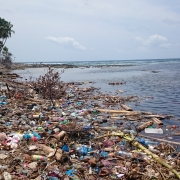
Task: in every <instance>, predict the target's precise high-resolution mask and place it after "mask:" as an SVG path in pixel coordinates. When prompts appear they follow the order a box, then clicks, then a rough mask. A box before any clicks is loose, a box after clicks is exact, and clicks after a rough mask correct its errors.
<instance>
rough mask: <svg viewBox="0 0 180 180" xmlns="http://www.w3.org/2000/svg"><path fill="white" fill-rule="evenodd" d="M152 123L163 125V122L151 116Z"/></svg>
mask: <svg viewBox="0 0 180 180" xmlns="http://www.w3.org/2000/svg"><path fill="white" fill-rule="evenodd" d="M152 120H153V122H154V124H158V125H163V122H162V121H160V120H159V119H158V118H152Z"/></svg>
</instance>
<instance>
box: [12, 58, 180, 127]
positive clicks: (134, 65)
mask: <svg viewBox="0 0 180 180" xmlns="http://www.w3.org/2000/svg"><path fill="white" fill-rule="evenodd" d="M27 63H31V62H27ZM44 63H46V64H71V65H78V66H80V67H79V68H70V69H65V71H64V73H63V74H62V76H61V80H62V81H65V82H72V81H73V82H77V81H78V82H79V81H92V82H93V84H87V86H94V87H97V88H101V91H102V92H105V93H111V94H115V93H116V92H117V90H122V91H123V93H122V94H121V95H122V96H131V95H137V96H138V97H139V101H138V102H136V103H129V104H127V105H128V106H130V107H132V108H133V109H134V110H140V111H148V112H153V113H157V114H163V115H173V116H174V117H175V118H174V119H176V118H177V120H174V119H172V121H171V122H170V121H169V120H168V124H169V123H170V124H180V123H179V121H178V120H180V59H152V60H151V59H149V60H121V61H120V60H119V61H117V60H111V61H83V62H82V61H72V62H63V61H62V62H44ZM116 65H118V66H116ZM85 66H87V68H86V67H85ZM56 70H57V71H60V70H61V69H56ZM13 72H14V73H18V74H19V75H21V76H22V78H23V79H30V78H31V79H33V80H35V79H36V78H37V77H39V76H40V75H43V74H45V73H46V72H47V69H46V68H28V69H25V70H14V71H13ZM109 82H123V84H122V85H114V86H113V85H109V84H108V83H109Z"/></svg>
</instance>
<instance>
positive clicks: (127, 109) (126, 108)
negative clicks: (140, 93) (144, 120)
mask: <svg viewBox="0 0 180 180" xmlns="http://www.w3.org/2000/svg"><path fill="white" fill-rule="evenodd" d="M121 107H122V108H123V109H125V110H126V111H133V110H132V109H131V108H130V107H128V106H126V105H125V104H121Z"/></svg>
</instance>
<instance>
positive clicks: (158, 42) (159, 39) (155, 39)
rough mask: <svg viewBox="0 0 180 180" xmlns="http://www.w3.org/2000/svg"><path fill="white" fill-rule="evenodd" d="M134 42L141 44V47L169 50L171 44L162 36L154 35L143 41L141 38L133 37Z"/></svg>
mask: <svg viewBox="0 0 180 180" xmlns="http://www.w3.org/2000/svg"><path fill="white" fill-rule="evenodd" d="M135 40H136V41H139V42H140V43H142V45H144V46H146V47H148V46H158V47H161V48H170V46H171V44H170V43H169V42H168V39H167V38H166V37H164V36H161V35H158V34H154V35H151V36H149V37H148V38H147V39H143V38H142V37H135Z"/></svg>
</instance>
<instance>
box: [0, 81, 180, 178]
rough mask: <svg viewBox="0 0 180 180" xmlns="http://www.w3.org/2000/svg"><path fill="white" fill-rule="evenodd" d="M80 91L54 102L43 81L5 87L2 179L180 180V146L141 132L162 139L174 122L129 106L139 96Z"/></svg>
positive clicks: (0, 102)
mask: <svg viewBox="0 0 180 180" xmlns="http://www.w3.org/2000/svg"><path fill="white" fill-rule="evenodd" d="M80 84H81V85H82V84H83V83H80ZM81 85H78V83H75V82H73V83H67V84H66V85H65V86H66V90H64V89H63V96H62V97H61V98H59V99H57V98H56V99H53V97H50V98H49V99H48V98H44V97H43V95H42V93H41V89H38V88H39V87H37V83H36V86H35V84H34V82H18V81H14V80H13V81H12V80H3V81H2V82H1V87H0V88H1V89H0V179H5V180H11V179H13V180H15V179H24V180H26V179H36V180H41V179H47V180H98V179H99V180H101V179H122V180H130V179H180V156H179V151H178V145H180V143H179V144H178V142H172V143H171V142H170V141H166V140H164V141H163V139H159V140H161V141H159V140H158V138H157V140H156V141H154V140H152V139H150V136H149V138H147V137H146V138H145V136H144V137H143V134H142V133H141V132H144V131H146V133H158V134H163V130H162V126H164V125H163V119H165V118H171V116H167V115H166V116H163V115H158V114H153V113H150V112H140V111H133V110H132V109H131V108H129V107H127V106H126V105H125V104H126V103H127V102H128V101H136V100H137V97H136V96H131V97H122V96H121V95H117V96H112V95H108V94H103V93H102V92H100V91H99V89H96V88H94V87H92V86H90V87H86V88H84V87H82V86H81ZM48 87H49V85H48V86H47V87H44V88H48ZM41 88H42V87H41ZM57 90H59V91H60V89H57ZM48 92H49V91H48ZM46 93H47V92H46ZM60 94H61V93H60ZM50 95H51V94H50ZM61 95H62V94H61ZM172 128H173V127H172ZM177 129H178V128H177Z"/></svg>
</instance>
